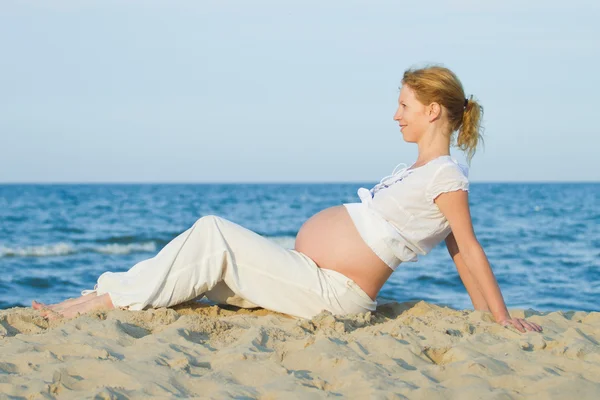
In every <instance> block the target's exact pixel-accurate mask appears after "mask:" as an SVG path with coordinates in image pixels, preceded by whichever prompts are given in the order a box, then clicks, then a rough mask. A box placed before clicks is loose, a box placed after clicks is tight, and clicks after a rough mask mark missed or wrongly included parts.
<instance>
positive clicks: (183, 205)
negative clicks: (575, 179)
mask: <svg viewBox="0 0 600 400" xmlns="http://www.w3.org/2000/svg"><path fill="white" fill-rule="evenodd" d="M375 183H376V182H370V183H338V184H331V183H327V184H52V185H42V184H22V185H21V184H5V185H0V309H5V308H10V307H18V306H23V307H28V306H30V304H31V300H32V299H36V300H38V301H41V302H45V303H53V302H58V301H61V300H63V299H65V298H68V297H76V296H79V295H80V292H81V290H84V289H92V288H93V286H94V284H95V282H96V279H97V278H98V276H99V275H100V274H101V273H103V272H104V271H125V270H127V269H129V268H130V267H132V266H133V265H134V264H135V263H137V262H138V261H141V260H143V259H145V258H149V257H152V256H154V255H155V254H156V253H157V252H158V251H159V250H160V249H161V248H162V247H163V246H164V245H165V244H166V243H168V242H169V241H170V240H171V239H173V238H174V237H175V236H177V235H178V234H179V233H181V232H183V231H184V230H186V229H187V228H189V227H190V226H191V225H192V224H193V223H194V222H195V221H196V220H197V219H198V218H200V217H201V216H203V215H209V214H212V215H218V216H220V217H223V218H226V219H229V220H231V221H233V222H236V223H238V224H240V225H242V226H245V227H246V228H248V229H251V230H253V231H255V232H257V233H259V234H261V235H263V236H265V237H267V238H269V239H271V240H273V241H275V242H277V243H279V244H281V245H282V246H284V247H286V248H293V246H294V238H295V236H296V234H297V232H298V229H299V228H300V226H301V225H302V223H303V222H304V221H306V220H307V219H308V218H309V217H310V216H312V215H313V214H315V213H316V212H318V211H320V210H322V209H324V208H327V207H330V206H334V205H339V204H342V203H350V202H358V201H359V199H358V196H357V194H356V191H357V190H358V188H359V187H366V188H371V187H372V186H373V185H374V184H375ZM469 198H470V204H471V216H472V219H473V225H474V229H475V234H476V236H477V238H478V239H479V242H480V243H481V244H482V246H483V249H484V251H485V253H486V254H487V257H488V259H489V261H490V264H491V266H492V269H493V271H494V274H495V275H496V278H497V280H498V283H499V285H500V288H501V290H502V294H503V296H504V299H505V301H506V303H507V306H508V307H509V308H533V309H535V310H538V311H554V310H565V311H566V310H582V311H600V183H471V186H470V196H469ZM379 298H380V299H390V300H396V301H399V302H402V301H412V300H426V301H428V302H431V303H435V304H440V305H447V306H449V307H452V308H457V309H472V304H471V302H470V299H469V296H468V294H467V292H466V290H465V288H464V286H463V285H462V282H461V280H460V277H459V276H458V273H457V272H456V269H455V266H454V263H453V262H452V259H451V258H450V256H449V255H448V252H447V250H446V247H445V245H444V242H442V243H440V245H438V246H437V247H436V248H434V249H433V250H432V251H431V252H430V253H429V254H427V255H426V256H419V261H418V262H416V263H415V262H412V263H403V264H401V265H400V266H399V267H398V269H397V270H396V271H395V272H394V273H393V274H392V276H391V277H390V279H389V280H388V282H386V284H385V285H384V287H383V288H382V290H381V291H380V293H379Z"/></svg>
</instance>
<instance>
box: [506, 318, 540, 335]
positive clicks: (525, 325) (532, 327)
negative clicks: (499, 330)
mask: <svg viewBox="0 0 600 400" xmlns="http://www.w3.org/2000/svg"><path fill="white" fill-rule="evenodd" d="M498 323H499V324H500V325H502V326H508V325H512V326H514V327H515V328H517V329H518V330H519V331H520V332H525V330H528V331H534V332H541V331H542V327H541V326H539V325H538V324H536V323H533V322H530V321H526V320H524V319H523V318H506V319H503V320H500V321H498Z"/></svg>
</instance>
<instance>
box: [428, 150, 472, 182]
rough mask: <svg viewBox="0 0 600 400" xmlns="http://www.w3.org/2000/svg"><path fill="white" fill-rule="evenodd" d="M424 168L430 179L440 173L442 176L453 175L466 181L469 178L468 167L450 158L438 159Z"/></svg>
mask: <svg viewBox="0 0 600 400" xmlns="http://www.w3.org/2000/svg"><path fill="white" fill-rule="evenodd" d="M425 167H427V168H426V172H427V173H428V174H429V175H431V178H432V179H433V178H435V177H436V176H437V175H439V174H440V173H443V174H444V175H455V176H457V177H462V178H464V179H467V180H468V178H469V167H468V166H467V165H465V164H462V163H460V162H458V161H457V160H456V159H455V158H454V157H451V156H444V157H439V158H437V159H435V160H433V161H432V162H430V163H429V164H427V165H425Z"/></svg>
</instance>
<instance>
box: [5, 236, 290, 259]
mask: <svg viewBox="0 0 600 400" xmlns="http://www.w3.org/2000/svg"><path fill="white" fill-rule="evenodd" d="M266 238H267V239H269V240H271V241H273V242H275V243H277V244H278V245H280V246H282V247H284V248H286V249H293V248H294V244H295V240H296V238H295V237H294V236H270V237H269V236H266ZM167 243H168V242H167V241H164V240H150V241H144V242H134V243H107V244H103V243H98V244H90V243H89V242H88V243H78V244H72V243H65V242H59V243H53V244H45V245H38V246H12V247H6V246H2V245H0V258H3V257H60V256H70V255H73V254H82V253H99V254H118V255H123V254H132V253H153V252H156V251H158V250H159V248H162V247H164V246H165V245H166V244H167Z"/></svg>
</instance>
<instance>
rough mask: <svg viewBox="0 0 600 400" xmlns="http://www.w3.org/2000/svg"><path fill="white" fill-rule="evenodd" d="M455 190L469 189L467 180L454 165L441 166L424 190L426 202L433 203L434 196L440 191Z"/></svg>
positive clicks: (440, 192)
mask: <svg viewBox="0 0 600 400" xmlns="http://www.w3.org/2000/svg"><path fill="white" fill-rule="evenodd" d="M456 190H464V191H467V192H468V191H469V180H468V179H467V177H466V176H465V175H464V174H463V173H462V172H461V171H460V170H459V169H458V168H456V167H455V166H454V165H446V166H443V167H441V168H440V169H439V170H438V171H437V172H436V173H435V175H434V176H433V179H432V180H431V182H430V183H429V186H428V187H427V189H426V190H425V197H426V199H427V201H428V202H430V203H433V201H434V200H435V198H436V197H438V196H439V195H440V194H442V193H446V192H453V191H456Z"/></svg>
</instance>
